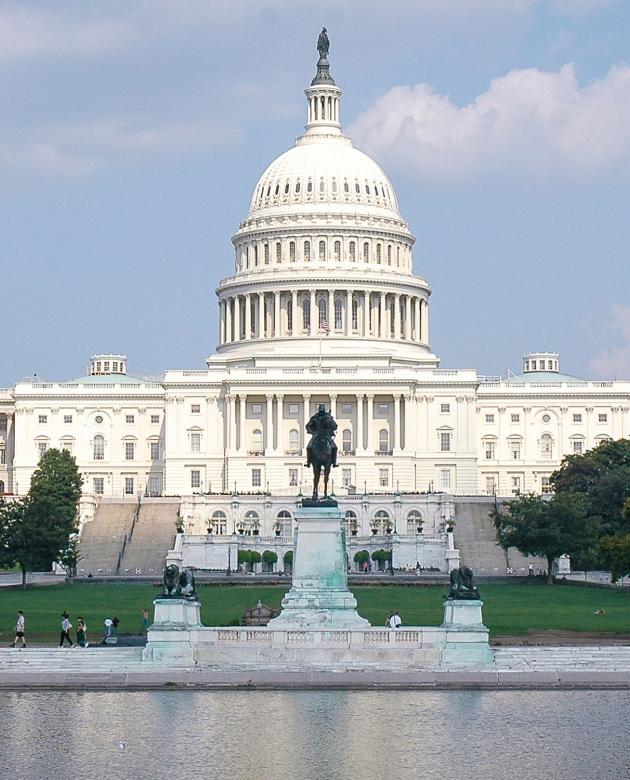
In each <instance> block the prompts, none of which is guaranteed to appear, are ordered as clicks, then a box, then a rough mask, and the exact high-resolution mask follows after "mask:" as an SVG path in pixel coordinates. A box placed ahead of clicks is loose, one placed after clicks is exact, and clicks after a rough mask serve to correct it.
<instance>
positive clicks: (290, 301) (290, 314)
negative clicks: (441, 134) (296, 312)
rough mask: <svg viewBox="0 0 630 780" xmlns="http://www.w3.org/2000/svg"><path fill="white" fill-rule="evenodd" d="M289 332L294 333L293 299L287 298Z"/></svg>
mask: <svg viewBox="0 0 630 780" xmlns="http://www.w3.org/2000/svg"><path fill="white" fill-rule="evenodd" d="M287 330H288V331H290V332H291V333H293V298H287Z"/></svg>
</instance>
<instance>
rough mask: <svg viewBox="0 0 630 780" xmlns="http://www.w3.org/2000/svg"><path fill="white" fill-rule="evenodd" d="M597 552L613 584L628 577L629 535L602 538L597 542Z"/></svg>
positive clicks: (629, 564)
mask: <svg viewBox="0 0 630 780" xmlns="http://www.w3.org/2000/svg"><path fill="white" fill-rule="evenodd" d="M598 551H599V554H600V556H601V558H602V561H603V562H604V566H605V567H606V568H607V569H608V571H609V572H610V574H611V576H612V581H613V582H617V580H618V579H619V578H620V577H626V576H628V575H630V534H626V535H625V536H603V537H602V538H601V539H600V540H599V545H598Z"/></svg>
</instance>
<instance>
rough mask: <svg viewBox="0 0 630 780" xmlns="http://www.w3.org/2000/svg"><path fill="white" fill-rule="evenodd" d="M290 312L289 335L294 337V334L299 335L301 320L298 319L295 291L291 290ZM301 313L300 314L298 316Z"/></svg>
mask: <svg viewBox="0 0 630 780" xmlns="http://www.w3.org/2000/svg"><path fill="white" fill-rule="evenodd" d="M291 312H292V322H291V335H292V336H295V334H296V333H299V332H300V330H301V325H302V323H301V320H299V319H298V305H297V290H293V291H292V292H291ZM301 314H302V312H300V315H301Z"/></svg>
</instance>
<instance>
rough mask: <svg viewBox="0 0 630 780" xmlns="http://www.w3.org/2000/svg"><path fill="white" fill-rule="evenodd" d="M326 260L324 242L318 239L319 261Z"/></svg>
mask: <svg viewBox="0 0 630 780" xmlns="http://www.w3.org/2000/svg"><path fill="white" fill-rule="evenodd" d="M324 260H326V242H325V241H320V242H319V261H320V262H323V261H324Z"/></svg>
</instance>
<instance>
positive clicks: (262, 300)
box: [256, 293, 265, 339]
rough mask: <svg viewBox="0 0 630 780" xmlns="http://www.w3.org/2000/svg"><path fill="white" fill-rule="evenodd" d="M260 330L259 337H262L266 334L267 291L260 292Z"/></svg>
mask: <svg viewBox="0 0 630 780" xmlns="http://www.w3.org/2000/svg"><path fill="white" fill-rule="evenodd" d="M257 314H258V331H257V333H256V336H257V338H259V339H262V338H264V336H265V293H258V312H257Z"/></svg>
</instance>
